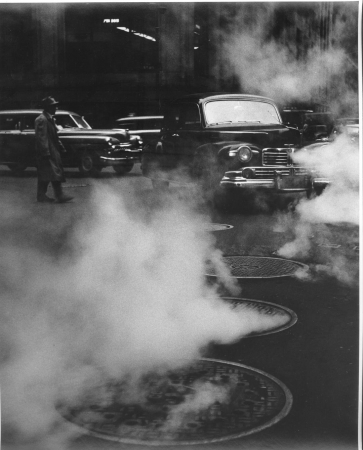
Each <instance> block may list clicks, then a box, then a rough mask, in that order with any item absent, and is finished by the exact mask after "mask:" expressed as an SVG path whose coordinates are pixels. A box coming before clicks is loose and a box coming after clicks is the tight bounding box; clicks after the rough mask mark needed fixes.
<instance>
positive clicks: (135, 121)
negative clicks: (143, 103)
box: [114, 116, 163, 145]
mask: <svg viewBox="0 0 363 450" xmlns="http://www.w3.org/2000/svg"><path fill="white" fill-rule="evenodd" d="M162 121H163V116H129V117H123V118H121V119H117V120H116V122H115V124H114V128H115V129H118V128H123V129H126V130H128V132H129V133H130V134H131V135H138V136H141V138H142V141H143V144H144V145H145V144H146V143H148V142H149V141H151V140H153V139H155V138H156V137H157V136H158V135H159V134H160V129H161V124H162Z"/></svg>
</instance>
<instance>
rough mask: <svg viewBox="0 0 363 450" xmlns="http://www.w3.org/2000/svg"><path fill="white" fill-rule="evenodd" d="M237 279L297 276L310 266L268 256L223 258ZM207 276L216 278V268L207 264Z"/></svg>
mask: <svg viewBox="0 0 363 450" xmlns="http://www.w3.org/2000/svg"><path fill="white" fill-rule="evenodd" d="M223 261H224V262H225V264H226V265H227V266H228V267H229V268H230V271H231V276H232V277H235V278H276V277H288V276H293V275H296V274H297V272H300V271H304V272H306V271H307V270H308V266H306V265H305V264H302V263H300V262H296V261H290V260H288V259H282V258H271V257H268V256H226V257H224V258H223ZM206 275H207V276H212V277H214V276H216V271H215V268H214V267H213V265H212V264H211V263H208V264H207V273H206Z"/></svg>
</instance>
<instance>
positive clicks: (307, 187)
mask: <svg viewBox="0 0 363 450" xmlns="http://www.w3.org/2000/svg"><path fill="white" fill-rule="evenodd" d="M328 184H330V181H329V180H328V179H326V178H321V177H314V176H313V175H312V174H311V173H306V174H299V175H282V174H281V172H280V171H279V170H278V169H277V170H276V171H275V173H274V176H273V178H245V177H243V176H242V171H233V172H226V173H225V174H224V176H223V178H222V180H221V181H220V186H221V187H223V188H227V189H242V190H244V189H264V190H270V191H274V192H276V193H294V192H296V193H298V192H309V191H311V190H312V189H314V188H320V189H321V188H325V187H326V186H327V185H328Z"/></svg>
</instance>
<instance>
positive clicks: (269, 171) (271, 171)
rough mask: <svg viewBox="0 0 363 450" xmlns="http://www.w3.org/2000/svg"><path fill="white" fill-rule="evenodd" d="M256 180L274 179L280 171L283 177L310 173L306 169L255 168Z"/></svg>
mask: <svg viewBox="0 0 363 450" xmlns="http://www.w3.org/2000/svg"><path fill="white" fill-rule="evenodd" d="M253 169H254V173H255V176H254V178H260V179H273V178H274V177H275V172H276V171H278V172H280V173H281V175H282V176H286V175H298V176H303V175H308V173H309V171H308V170H307V169H305V168H304V167H253Z"/></svg>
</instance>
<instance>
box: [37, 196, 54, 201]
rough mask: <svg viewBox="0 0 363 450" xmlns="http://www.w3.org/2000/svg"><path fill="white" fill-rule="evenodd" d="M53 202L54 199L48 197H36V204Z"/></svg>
mask: <svg viewBox="0 0 363 450" xmlns="http://www.w3.org/2000/svg"><path fill="white" fill-rule="evenodd" d="M54 201H55V200H54V198H51V197H48V195H38V196H37V202H40V203H53V202H54Z"/></svg>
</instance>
